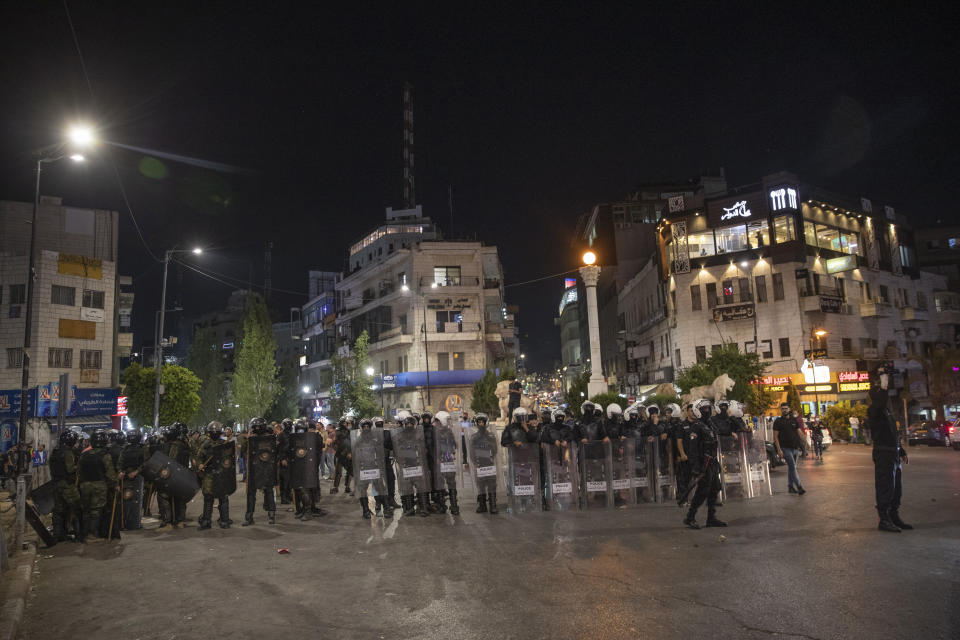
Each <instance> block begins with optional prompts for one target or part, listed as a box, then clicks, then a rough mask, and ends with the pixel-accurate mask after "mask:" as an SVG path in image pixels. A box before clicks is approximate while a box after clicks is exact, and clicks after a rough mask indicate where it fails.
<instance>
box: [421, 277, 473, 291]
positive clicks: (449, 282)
mask: <svg viewBox="0 0 960 640" xmlns="http://www.w3.org/2000/svg"><path fill="white" fill-rule="evenodd" d="M419 282H420V289H421V290H423V291H424V292H428V291H430V290H437V289H447V288H450V287H455V288H462V287H469V288H474V287H479V286H480V278H474V277H470V276H463V277H459V278H455V277H450V278H446V279H445V280H434V279H433V276H422V277H421V278H420V280H419ZM434 284H436V285H437V286H436V287H434V286H433V285H434Z"/></svg>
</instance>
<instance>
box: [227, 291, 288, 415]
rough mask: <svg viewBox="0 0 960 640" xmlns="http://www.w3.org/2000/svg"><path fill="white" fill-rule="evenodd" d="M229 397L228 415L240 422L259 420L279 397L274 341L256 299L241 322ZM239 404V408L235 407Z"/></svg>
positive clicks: (264, 312)
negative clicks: (255, 418)
mask: <svg viewBox="0 0 960 640" xmlns="http://www.w3.org/2000/svg"><path fill="white" fill-rule="evenodd" d="M240 340H241V342H240V348H239V350H238V351H237V356H236V360H235V363H236V371H235V373H234V374H233V385H232V389H231V398H230V408H231V411H230V415H231V417H233V418H234V419H236V420H238V421H240V422H246V421H247V420H249V419H250V418H253V417H261V416H263V415H265V414H266V412H267V410H268V409H269V408H270V407H271V406H273V403H274V401H275V400H276V398H277V396H278V395H279V394H280V383H279V379H278V369H277V365H276V362H275V358H276V351H277V341H276V339H275V338H274V337H273V328H272V327H271V326H270V316H269V314H268V313H267V308H266V305H264V303H263V301H262V300H259V299H258V300H255V301H254V302H253V303H252V304H251V305H250V307H249V308H248V309H247V314H246V316H244V319H243V333H242V335H241V338H240ZM236 405H239V406H236Z"/></svg>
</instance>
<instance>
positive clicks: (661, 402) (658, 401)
mask: <svg viewBox="0 0 960 640" xmlns="http://www.w3.org/2000/svg"><path fill="white" fill-rule="evenodd" d="M671 402H675V403H677V405H679V406H680V407H681V408H683V403H682V402H680V398H678V397H677V396H670V395H665V394H662V393H655V394H653V395H652V396H647V397H646V399H645V400H644V401H643V404H644V405H645V406H647V405H651V404H655V405H657V406H658V407H660V410H661V411H662V410H663V408H664V407H665V406H666V405H668V404H670V403H671ZM624 409H626V407H624Z"/></svg>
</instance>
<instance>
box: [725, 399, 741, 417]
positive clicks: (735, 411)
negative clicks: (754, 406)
mask: <svg viewBox="0 0 960 640" xmlns="http://www.w3.org/2000/svg"><path fill="white" fill-rule="evenodd" d="M728 402H729V403H730V404H729V406H728V407H727V415H728V416H731V417H733V418H742V417H743V404H742V403H740V402H738V401H737V400H729V401H728Z"/></svg>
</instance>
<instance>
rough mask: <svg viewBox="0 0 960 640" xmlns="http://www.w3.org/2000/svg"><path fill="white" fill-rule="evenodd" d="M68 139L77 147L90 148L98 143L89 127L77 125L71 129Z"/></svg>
mask: <svg viewBox="0 0 960 640" xmlns="http://www.w3.org/2000/svg"><path fill="white" fill-rule="evenodd" d="M67 139H68V140H70V142H72V143H73V144H75V145H77V146H80V147H89V146H91V145H92V144H93V143H94V142H96V139H97V138H96V135H94V133H93V129H92V128H90V127H89V126H87V125H83V124H76V125H73V126H72V127H70V130H69V131H68V132H67Z"/></svg>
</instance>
